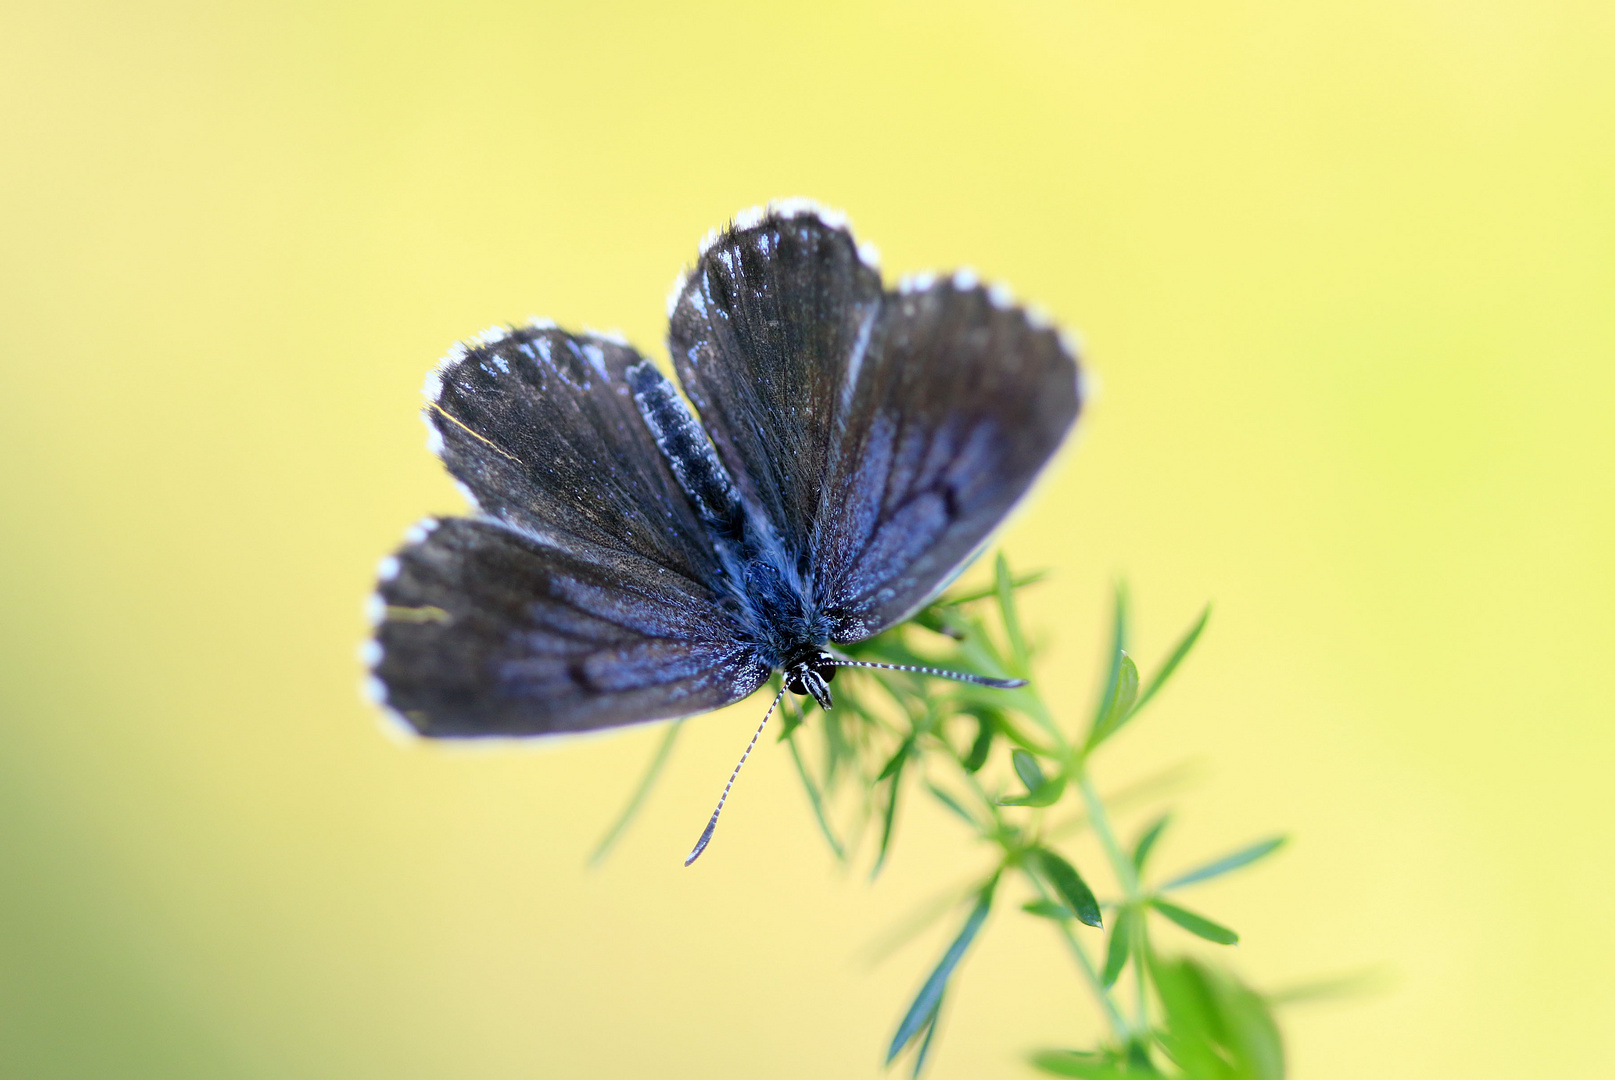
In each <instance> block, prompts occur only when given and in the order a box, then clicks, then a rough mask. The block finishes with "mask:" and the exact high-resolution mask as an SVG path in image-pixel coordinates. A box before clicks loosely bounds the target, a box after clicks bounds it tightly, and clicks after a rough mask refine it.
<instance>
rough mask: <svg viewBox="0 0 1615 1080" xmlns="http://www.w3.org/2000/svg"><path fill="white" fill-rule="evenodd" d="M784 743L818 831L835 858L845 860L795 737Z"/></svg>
mask: <svg viewBox="0 0 1615 1080" xmlns="http://www.w3.org/2000/svg"><path fill="white" fill-rule="evenodd" d="M785 745H787V746H789V747H790V748H791V760H792V761H793V762H795V763H796V775H797V776H798V777H799V778H800V779H801V781H802V789H803V790H804V791H806V792H807V797H808V802H809V803H810V804H811V805H812V807H813V819H814V820H815V821H817V822H818V823H819V831H820V832H821V833H823V834H824V839H825V842H826V843H828V844H829V845H830V850H831V851H833V852H835V856H836V859H837V860H838V861H840V862H846V861H847V852H846V850H845V849H844V848H842V846H841V842H840V841H839V840H837V839H836V834H835V832H834V831H833V830H832V829H831V828H830V819H829V818H827V817H825V814H824V797H823V795H821V794H820V793H819V785H817V784H815V783H814V782H813V777H812V776H810V775H808V771H807V765H806V764H804V763H803V761H802V751H801V748H800V747H798V746H797V745H796V740H795V739H786V740H785Z"/></svg>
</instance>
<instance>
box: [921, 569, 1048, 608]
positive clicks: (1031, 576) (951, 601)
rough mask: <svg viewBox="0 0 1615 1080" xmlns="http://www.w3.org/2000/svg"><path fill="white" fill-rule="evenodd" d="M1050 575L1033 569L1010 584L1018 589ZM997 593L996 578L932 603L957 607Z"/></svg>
mask: <svg viewBox="0 0 1615 1080" xmlns="http://www.w3.org/2000/svg"><path fill="white" fill-rule="evenodd" d="M1048 576H1049V572H1048V571H1047V570H1033V571H1032V572H1030V573H1027V574H1022V575H1021V576H1020V577H1018V578H1015V579H1014V580H1013V581H1012V582H1010V584H1011V585H1013V586H1014V587H1015V588H1017V589H1024V588H1026V587H1027V586H1028V585H1036V584H1037V583H1038V582H1040V581H1042V580H1043V579H1044V578H1046V577H1048ZM997 595H998V582H997V580H996V579H995V580H994V581H993V583H992V584H991V585H989V586H987V587H986V588H984V589H971V590H970V591H969V592H966V593H958V594H956V595H948V596H944V597H943V598H942V599H940V600H938V601H937V602H936V603H935V604H932V605H931V607H933V608H937V607H957V606H958V605H960V604H968V603H971V602H972V601H976V600H985V599H987V597H989V596H997ZM927 610H930V609H929V608H928V609H927Z"/></svg>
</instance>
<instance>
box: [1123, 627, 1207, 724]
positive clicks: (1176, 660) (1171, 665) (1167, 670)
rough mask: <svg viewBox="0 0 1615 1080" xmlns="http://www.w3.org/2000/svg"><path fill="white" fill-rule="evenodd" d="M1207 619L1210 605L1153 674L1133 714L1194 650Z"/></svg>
mask: <svg viewBox="0 0 1615 1080" xmlns="http://www.w3.org/2000/svg"><path fill="white" fill-rule="evenodd" d="M1209 618H1211V605H1210V604H1207V605H1206V607H1205V610H1203V611H1202V612H1200V618H1199V620H1198V621H1196V622H1195V624H1194V625H1193V626H1191V627H1190V628H1189V632H1188V633H1186V634H1184V635H1183V637H1182V638H1180V639H1179V641H1178V644H1177V646H1176V647H1175V648H1174V649H1173V650H1172V654H1171V655H1170V656H1168V657H1167V658H1166V663H1164V664H1162V665H1161V669H1160V670H1159V671H1157V672H1156V673H1155V678H1153V679H1151V680H1150V684H1149V685H1148V686H1147V687H1145V688H1144V692H1143V693H1142V694H1140V695H1139V698H1138V703H1137V704H1136V705H1134V706H1133V711H1134V712H1138V710H1140V709H1142V708H1143V707H1144V703H1145V702H1147V701H1149V699H1150V698H1152V697H1154V696H1155V694H1156V692H1157V691H1158V690H1160V689H1161V687H1163V686H1165V685H1166V680H1168V679H1170V678H1171V677H1172V673H1173V672H1174V671H1176V670H1177V669H1178V665H1179V664H1181V663H1183V658H1184V657H1186V656H1188V655H1189V650H1190V649H1192V648H1194V643H1195V642H1197V641H1199V640H1200V631H1202V630H1204V629H1205V628H1206V620H1207V619H1209Z"/></svg>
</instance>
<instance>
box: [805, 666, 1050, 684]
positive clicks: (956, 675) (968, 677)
mask: <svg viewBox="0 0 1615 1080" xmlns="http://www.w3.org/2000/svg"><path fill="white" fill-rule="evenodd" d="M831 662H832V663H833V664H834V665H835V666H836V667H867V668H881V669H882V670H885V671H912V672H914V673H915V674H917V675H935V676H937V677H938V678H942V679H952V680H953V681H954V682H962V683H970V684H972V685H974V686H990V687H992V688H993V689H994V690H1013V689H1015V688H1016V687H1017V686H1025V685H1026V680H1025V679H990V678H988V677H987V676H985V675H972V674H970V673H969V672H965V671H944V670H943V669H942V668H934V667H917V666H915V665H914V664H877V663H875V661H873V660H834V661H831Z"/></svg>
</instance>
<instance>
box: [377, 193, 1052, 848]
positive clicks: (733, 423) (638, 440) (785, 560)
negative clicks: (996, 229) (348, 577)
mask: <svg viewBox="0 0 1615 1080" xmlns="http://www.w3.org/2000/svg"><path fill="white" fill-rule="evenodd" d="M668 319H669V329H668V347H669V351H670V352H671V354H672V359H673V364H674V367H675V369H676V371H677V374H678V378H679V389H682V391H683V396H682V397H681V396H680V393H679V389H675V387H674V385H673V383H672V382H670V381H669V380H668V379H667V377H666V376H664V375H663V374H662V373H661V371H660V370H659V369H658V368H657V367H656V366H655V365H654V364H652V363H651V362H650V361H648V360H646V359H645V358H644V357H643V356H641V355H640V354H639V353H638V352H636V351H635V350H634V349H633V348H632V347H631V346H630V345H629V344H628V343H627V342H626V341H624V340H622V339H621V338H620V337H617V336H615V335H610V334H598V333H582V334H574V333H569V332H566V331H563V330H559V329H557V328H556V327H555V326H554V324H552V323H549V322H542V321H535V322H533V323H530V324H529V325H526V326H521V327H510V328H508V329H502V328H495V329H492V330H489V331H486V332H484V333H483V334H481V335H479V336H478V337H477V338H476V339H475V340H474V342H472V343H470V344H465V345H458V346H456V347H455V348H454V349H452V350H451V351H450V352H449V354H448V355H447V356H446V357H445V358H444V359H443V361H442V363H440V364H439V365H438V367H437V369H436V370H434V371H433V372H432V373H431V374H429V375H428V376H427V379H426V385H425V387H424V393H425V397H426V408H425V410H424V417H425V420H426V425H427V431H428V442H429V445H430V447H431V449H432V450H433V451H434V452H435V453H436V454H437V455H438V456H439V457H441V458H442V460H443V463H444V465H445V466H447V468H448V470H449V472H450V473H451V474H453V476H454V477H455V479H456V480H457V481H458V482H459V485H460V487H461V489H462V491H463V492H464V494H465V496H466V499H467V501H468V502H469V503H470V504H471V506H472V508H473V510H474V513H473V514H472V515H471V516H468V517H445V518H437V519H428V520H427V521H424V522H422V523H420V524H419V525H417V526H415V527H414V528H413V529H411V530H410V532H409V533H408V534H407V536H406V541H405V544H404V546H403V547H402V548H401V549H399V551H398V552H397V553H396V554H394V555H391V556H388V557H387V558H386V559H383V560H382V563H381V566H380V568H379V572H378V577H379V579H380V581H379V585H378V589H377V593H376V596H375V598H374V600H373V619H374V622H375V636H374V640H373V642H372V643H371V644H370V645H369V646H368V649H367V660H368V661H369V666H370V669H371V675H372V677H371V679H370V681H369V684H368V685H369V687H370V689H371V693H372V696H373V697H374V698H375V700H376V701H377V702H378V703H380V704H382V705H384V706H385V707H386V708H388V709H390V710H392V711H393V712H394V713H396V714H397V715H398V716H400V717H402V719H403V721H404V722H405V723H407V724H408V725H409V726H410V727H411V728H413V729H414V730H415V731H417V732H419V733H420V734H422V735H426V736H431V737H440V738H477V737H485V736H527V735H534V736H542V735H552V734H557V733H563V732H579V731H589V730H595V729H599V728H607V727H614V726H617V725H622V724H633V723H640V722H643V721H649V720H660V719H665V718H669V717H678V716H689V715H692V714H694V713H700V712H706V711H708V710H711V709H717V708H721V707H723V706H725V705H729V704H732V703H734V702H737V701H739V700H741V699H742V698H744V697H746V696H748V695H749V694H751V693H752V692H753V691H755V690H756V689H757V688H758V687H760V686H762V685H763V683H764V682H765V681H766V680H767V679H768V678H769V676H770V675H771V674H772V673H773V672H774V671H781V672H782V673H783V676H784V679H783V686H782V688H781V690H780V694H779V695H776V696H775V698H774V705H777V704H778V703H779V700H780V696H782V695H783V694H784V691H785V690H786V689H789V690H791V691H792V692H793V693H796V694H807V695H811V696H812V697H813V698H814V699H815V700H816V701H817V702H818V703H819V704H820V705H821V706H823V707H824V708H826V709H828V708H830V707H831V705H832V696H831V693H830V685H829V684H830V682H831V680H832V679H833V678H834V677H835V673H836V670H837V669H838V668H840V667H845V666H850V665H854V662H853V661H850V660H848V659H846V658H844V657H841V656H838V655H837V654H836V653H835V652H834V650H833V649H832V648H831V647H830V646H831V644H832V643H842V644H847V643H851V642H856V641H861V640H863V639H864V638H867V637H869V636H871V635H873V634H876V633H878V632H880V631H881V630H884V629H886V628H888V627H890V626H893V625H895V624H897V623H899V622H901V621H902V620H903V619H905V618H907V617H908V616H909V615H911V614H913V613H914V612H915V611H916V610H917V609H918V608H919V607H921V606H922V605H923V604H924V603H925V602H926V601H927V600H928V599H930V598H931V597H933V596H934V595H935V594H936V593H937V592H938V591H939V590H940V589H941V588H942V587H943V586H944V585H946V584H947V583H948V582H949V581H951V580H952V578H953V577H954V576H955V575H957V573H958V572H959V571H960V570H961V569H962V568H963V567H964V566H965V565H966V564H968V562H969V560H970V559H971V558H972V557H973V556H974V555H975V553H976V552H977V551H979V550H980V548H981V547H982V545H983V544H984V543H985V542H986V539H987V537H988V535H989V534H990V533H991V532H992V531H993V529H994V528H995V527H996V526H997V525H998V524H999V523H1000V522H1001V521H1002V520H1003V518H1004V517H1005V515H1006V514H1007V513H1008V512H1009V510H1010V509H1011V508H1012V507H1013V506H1014V505H1015V503H1016V502H1017V500H1019V499H1020V498H1021V497H1022V495H1024V494H1025V493H1026V491H1027V489H1028V487H1030V486H1031V484H1032V482H1033V480H1034V479H1035V478H1036V477H1037V475H1038V473H1039V472H1040V471H1041V470H1042V468H1043V467H1044V465H1045V464H1046V463H1047V462H1048V461H1049V459H1050V457H1051V456H1052V455H1053V454H1054V452H1055V451H1056V450H1057V449H1058V448H1059V446H1060V444H1061V442H1062V441H1063V440H1064V439H1065V437H1066V435H1067V433H1068V432H1069V431H1070V430H1071V427H1072V425H1073V423H1074V422H1075V420H1076V417H1077V412H1078V410H1079V408H1080V406H1081V401H1082V391H1081V384H1080V374H1079V371H1078V366H1077V361H1076V357H1075V355H1074V352H1073V350H1072V349H1071V348H1070V346H1069V345H1068V344H1067V343H1066V342H1065V341H1064V340H1063V339H1062V337H1061V336H1060V334H1059V333H1057V332H1056V331H1055V330H1054V329H1053V328H1052V327H1050V326H1049V325H1048V324H1047V323H1046V322H1045V321H1044V320H1042V319H1040V318H1038V317H1036V316H1035V315H1034V314H1033V313H1031V312H1029V311H1027V310H1026V309H1024V308H1021V307H1018V306H1016V305H1015V303H1014V301H1013V299H1012V298H1011V297H1010V296H1009V294H1008V293H1007V292H1006V291H1004V290H1003V289H1002V288H999V287H993V288H987V287H984V286H983V285H982V284H981V283H980V282H978V281H977V280H976V278H975V276H974V275H973V274H971V273H970V272H968V271H961V272H959V273H957V274H954V275H953V276H951V277H934V276H931V275H925V276H919V277H915V278H912V279H908V280H906V281H904V282H903V283H902V284H901V285H900V286H899V287H898V289H897V290H896V291H887V290H885V289H884V288H883V287H882V284H881V277H880V271H879V269H878V266H877V263H876V259H875V256H874V252H873V249H872V248H870V247H868V246H867V245H860V244H859V243H858V242H857V241H856V240H855V239H854V238H853V235H852V232H851V231H850V229H849V228H848V227H847V223H846V219H845V218H844V217H843V216H842V215H840V214H836V213H833V212H830V211H826V210H823V209H820V208H819V207H817V206H815V205H814V204H812V203H808V202H806V201H805V200H788V201H781V202H776V203H772V204H770V205H769V206H768V207H766V208H759V209H755V210H751V211H747V212H745V213H742V214H740V215H738V216H737V217H736V218H735V220H734V221H733V222H732V223H731V224H730V226H729V227H728V228H726V229H724V230H723V231H722V232H717V231H714V232H713V233H710V234H708V236H707V238H706V240H705V241H704V242H703V243H702V245H701V249H700V257H699V258H698V259H697V260H696V263H695V266H694V268H693V269H691V270H690V271H688V272H687V273H686V274H685V275H683V276H682V277H681V278H680V279H679V281H678V282H677V283H676V284H675V285H674V288H673V290H672V292H671V293H670V294H669V297H668ZM686 398H687V399H688V404H687V403H686ZM692 405H693V406H694V409H693V411H692V409H691V406H692ZM859 666H865V665H859ZM934 673H935V674H940V675H947V676H949V677H953V678H963V679H966V680H968V681H972V682H978V683H985V684H987V685H995V686H1009V685H1016V684H1015V683H1012V682H1008V681H1005V680H993V679H985V678H983V677H981V676H970V675H960V674H957V673H949V672H934ZM773 707H774V706H770V708H769V714H770V715H771V714H772V712H773ZM763 722H764V724H766V723H767V716H765V717H764V721H763ZM761 731H762V728H761V727H759V728H758V732H759V734H760V733H761ZM755 744H756V736H753V738H752V744H751V745H755ZM750 750H751V746H748V747H747V754H749V753H750ZM741 762H742V763H744V762H745V756H742V758H741ZM739 768H740V767H739V766H738V765H737V766H736V767H735V771H736V773H738V772H739ZM733 782H734V775H733V774H731V776H730V784H733ZM728 791H729V788H728V787H725V788H724V797H725V798H727V795H728ZM722 808H723V799H720V800H719V803H718V811H721V810H722ZM718 811H714V813H713V815H712V819H711V821H710V822H709V823H708V825H707V829H706V831H705V832H704V833H703V835H702V838H701V841H700V843H699V844H697V846H696V849H695V851H694V852H692V853H691V855H690V859H689V860H688V861H693V860H694V859H695V857H696V856H697V855H699V854H700V853H701V850H702V849H703V848H704V847H705V846H706V843H707V841H708V840H709V839H710V838H711V835H712V829H713V827H714V826H715V824H716V822H717V818H718Z"/></svg>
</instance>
